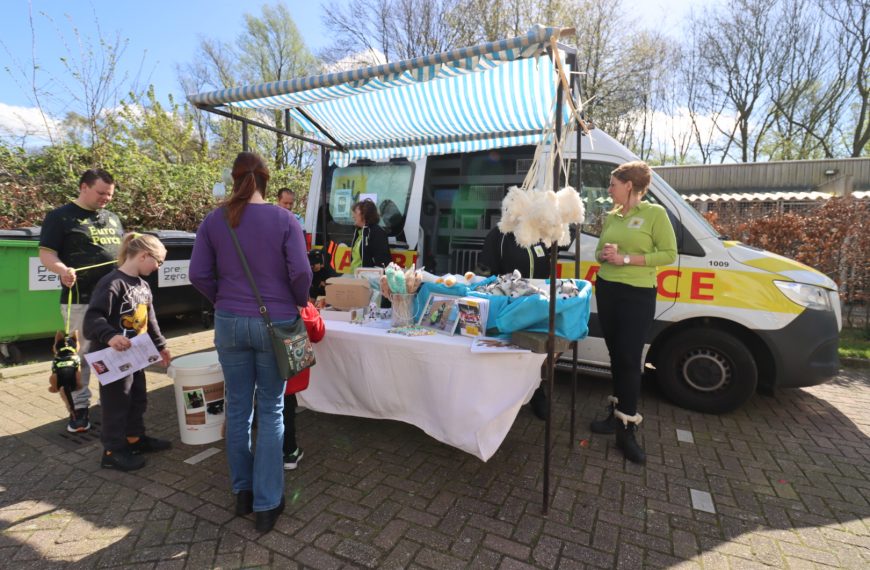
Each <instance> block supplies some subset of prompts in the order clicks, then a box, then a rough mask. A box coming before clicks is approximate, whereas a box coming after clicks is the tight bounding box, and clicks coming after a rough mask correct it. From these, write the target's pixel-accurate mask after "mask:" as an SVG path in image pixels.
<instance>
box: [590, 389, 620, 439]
mask: <svg viewBox="0 0 870 570" xmlns="http://www.w3.org/2000/svg"><path fill="white" fill-rule="evenodd" d="M607 400H608V403H607V408H606V409H607V411H608V414H607V417H606V418H604V419H603V420H595V421H593V422H591V423H590V424H589V429H590V430H591V431H592V433H606V434H611V433H616V428H617V426H619V425H620V422H619V420H617V419H616V417H614V415H613V411H614V410H616V404H617V403H618V402H619V400H617V399H616V398H615V397H613V396H609V397H608V398H607Z"/></svg>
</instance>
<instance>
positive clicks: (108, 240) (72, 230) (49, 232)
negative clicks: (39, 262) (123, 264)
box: [39, 202, 124, 304]
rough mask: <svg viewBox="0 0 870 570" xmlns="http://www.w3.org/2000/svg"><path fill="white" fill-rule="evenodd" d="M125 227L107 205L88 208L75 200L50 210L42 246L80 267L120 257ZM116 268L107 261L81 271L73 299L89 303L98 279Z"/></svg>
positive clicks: (64, 295)
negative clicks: (98, 207) (106, 263)
mask: <svg viewBox="0 0 870 570" xmlns="http://www.w3.org/2000/svg"><path fill="white" fill-rule="evenodd" d="M123 236H124V229H123V227H122V226H121V220H120V218H118V216H116V215H115V214H113V213H112V212H110V211H108V210H106V209H100V210H87V209H85V208H82V207H81V206H79V205H78V204H76V203H75V202H70V203H69V204H66V205H65V206H61V207H60V208H56V209H54V210H52V211H51V212H49V213H48V214H46V216H45V220H44V221H43V222H42V233H41V234H40V238H39V247H44V248H47V249H50V250H52V251H54V252H55V253H57V256H58V258H59V259H60V260H61V261H62V262H63V263H64V264H66V265H67V266H68V267H73V268H79V267H87V266H90V265H96V264H98V263H105V262H107V261H116V260H117V259H118V251H119V250H120V248H121V239H122V238H123ZM112 269H114V266H113V265H111V264H110V265H104V266H103V267H97V268H95V269H88V270H87V271H82V272H79V273H77V274H76V275H77V278H76V284H75V286H73V294H72V302H73V303H81V304H86V303H88V302H89V301H90V299H91V293H92V292H93V290H94V287H95V286H96V284H97V282H98V281H99V280H100V279H101V278H102V277H103V276H104V275H106V274H108V273H109V272H110V271H112ZM68 294H69V289H67V288H66V287H63V286H62V291H61V297H60V302H61V303H66V302H67V300H68V299H69V296H68Z"/></svg>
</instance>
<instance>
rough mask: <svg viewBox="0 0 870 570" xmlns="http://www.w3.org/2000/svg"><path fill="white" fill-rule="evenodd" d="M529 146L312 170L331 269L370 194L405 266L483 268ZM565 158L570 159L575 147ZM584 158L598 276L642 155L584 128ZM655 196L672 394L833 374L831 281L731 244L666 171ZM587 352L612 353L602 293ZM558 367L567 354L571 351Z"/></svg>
mask: <svg viewBox="0 0 870 570" xmlns="http://www.w3.org/2000/svg"><path fill="white" fill-rule="evenodd" d="M533 153H534V148H533V147H517V148H505V149H498V150H491V151H485V152H479V153H469V154H458V155H445V156H432V157H428V158H426V159H423V160H418V161H413V162H412V161H405V160H392V161H390V162H386V163H375V162H360V163H354V164H351V165H349V166H346V167H343V168H335V167H330V168H328V169H323V170H321V168H320V165H316V166H315V168H314V173H315V174H314V176H313V177H312V181H311V190H310V194H309V201H308V209H307V215H306V231H308V232H309V233H310V234H312V235H313V238H314V243H315V245H322V244H323V242H324V238H323V236H322V231H321V230H322V227H321V226H322V221H321V220H320V219H318V212H320V213H321V218H322V217H323V211H322V210H319V208H320V199H321V195H324V196H327V197H328V198H327V199H328V202H329V210H328V215H327V220H326V221H327V223H326V228H327V232H326V233H327V240H328V241H333V242H335V243H337V244H339V245H338V247H337V248H334V251H332V255H333V260H334V265H335V268H336V269H337V270H338V271H340V272H346V271H348V269H349V267H350V250H349V247H348V246H349V245H350V242H351V239H352V236H353V222H352V219H351V215H350V206H351V204H352V203H353V202H354V201H356V200H359V199H362V198H366V197H369V198H371V199H372V200H373V201H374V202H375V203H376V204H377V205H378V207H379V209H380V211H381V214H382V217H381V225H382V226H383V227H384V228H385V229H386V230H387V232H388V235H389V236H390V238H389V239H390V243H391V249H392V253H393V258H394V260H395V261H396V262H398V263H399V264H401V265H404V266H411V265H414V264H416V265H417V266H425V267H426V268H427V269H428V270H429V271H432V272H433V273H447V272H450V273H462V272H465V271H468V270H473V269H474V267H475V265H476V261H477V255H478V252H479V251H480V249H481V247H482V245H483V239H484V237H485V236H486V234H487V232H488V231H489V229H490V228H492V227H493V226H494V225H495V224H497V223H498V220H499V217H500V213H501V210H500V208H501V200H502V198H503V197H504V195H505V193H506V191H507V189H508V188H509V187H511V186H513V185H518V184H520V183H522V181H523V179H524V178H525V174H526V172H527V171H528V169H529V166H530V165H531V162H532V158H533ZM567 155H568V156H569V157H572V158H573V156H574V147H573V145H570V148H569V150H568V152H567ZM581 158H582V165H583V168H582V171H583V181H584V188H583V198H584V201H585V203H586V209H587V221H586V223H584V225H583V228H582V234H581V238H580V246H581V260H582V261H581V268H580V277H582V278H584V279H587V280H590V281H593V283H594V279H595V273H596V272H597V270H598V262H597V261H594V256H593V253H594V251H595V246H596V244H597V240H598V230H599V229H600V227H601V220H602V216H603V215H604V213H605V212H606V211H607V210H609V209H610V208H611V203H610V198H609V195H608V193H607V186H608V181H609V178H610V172H611V171H612V170H613V169H614V168H615V167H616V166H617V165H619V164H621V163H624V162H627V161H630V160H635V159H636V157H635V156H634V155H633V154H632V153H631V152H630V151H629V150H628V149H626V148H625V147H623V146H622V145H621V144H619V143H618V142H616V141H615V140H614V139H612V138H611V137H609V136H608V135H606V134H605V133H602V132H601V131H598V130H593V131H592V133H591V134H590V135H589V136H584V137H583V153H582V157H581ZM572 169H573V161H572ZM322 172H323V174H322ZM571 180H573V175H572V178H571ZM321 189H323V190H324V193H323V194H321ZM645 199H646V200H649V201H652V202H655V203H659V204H661V205H662V206H664V207H665V209H666V210H667V211H668V212H669V215H670V217H671V221H672V223H673V225H674V229H675V230H676V235H677V244H678V250H679V256H678V258H677V262H676V264H674V265H672V266H668V267H661V268H659V275H658V292H659V294H658V301H657V305H656V319H655V323H654V325H653V327H652V330H651V332H650V335H649V338H648V341H647V351H646V357H645V358H646V363H647V368H648V369H650V370H652V369H654V370H655V377H656V378H657V380H658V382H659V384H660V386H661V389H662V390H663V392H664V393H665V394H666V395H667V396H668V397H669V398H670V399H671V400H672V401H673V402H674V403H676V404H678V405H680V406H682V407H685V408H688V409H692V410H697V411H702V412H710V413H721V412H727V411H730V410H733V409H735V408H737V407H739V406H740V405H741V404H743V402H745V401H746V400H747V399H748V398H749V397H750V396H752V394H753V393H754V392H755V391H756V390H762V391H764V392H765V393H772V392H773V390H774V389H778V388H788V387H799V386H812V385H815V384H820V383H822V382H824V381H825V380H827V379H828V378H830V377H832V376H833V375H835V374H836V373H837V370H838V368H839V360H838V357H837V347H838V338H839V331H840V328H841V325H842V322H841V314H840V300H839V296H838V293H837V285H836V284H835V283H834V282H833V281H832V280H831V279H829V278H828V277H827V276H825V275H824V274H822V273H820V272H818V271H816V270H814V269H812V268H810V267H807V266H805V265H802V264H800V263H798V262H796V261H793V260H790V259H787V258H784V257H781V256H779V255H775V254H772V253H770V252H767V251H764V250H761V249H757V248H754V247H750V246H747V245H744V244H741V243H739V242H735V241H728V240H727V239H726V238H724V237H723V236H720V235H719V234H717V233H716V231H715V230H714V229H713V228H712V227H711V226H710V224H708V223H707V221H706V220H705V219H704V218H703V217H702V216H701V215H700V214H699V213H698V212H697V211H696V210H695V209H694V208H692V207H691V206H690V205H689V204H688V203H686V202H685V201H684V200H683V199H682V197H681V196H680V195H679V194H678V193H677V192H676V191H674V189H673V188H671V187H670V186H668V184H667V183H666V182H665V181H664V180H663V179H662V178H660V177H659V176H654V177H653V181H652V186H651V187H650V191H649V192H648V193H647V196H646V198H645ZM559 270H560V275H561V276H564V277H573V275H574V262H573V245H572V246H570V247H569V248H566V250H565V251H563V252H562V253H561V255H560V265H559ZM578 351H579V357H578V362H579V364H580V367H581V370H584V371H585V372H592V373H607V371H608V370H609V365H610V363H609V357H608V354H607V350H606V347H605V345H604V339H603V338H602V336H601V328H600V326H599V323H598V316H597V311H596V306H595V302H594V300H593V303H592V316H591V319H590V323H589V336H588V338H586V339H584V340H583V341H581V342H580V343H579V348H578ZM568 358H569V359H570V355H569V356H568ZM560 364H562V365H564V364H570V360H568V361H566V360H565V357H564V356H563V357H562V360H561V361H560Z"/></svg>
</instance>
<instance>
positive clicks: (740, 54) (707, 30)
mask: <svg viewBox="0 0 870 570" xmlns="http://www.w3.org/2000/svg"><path fill="white" fill-rule="evenodd" d="M777 3H778V0H776V1H774V2H771V1H770V0H729V2H728V3H727V5H725V6H723V7H719V8H717V9H715V10H708V11H705V12H704V13H703V14H702V16H701V17H700V18H697V19H695V21H694V22H692V24H691V25H693V26H695V27H697V28H698V29H699V30H700V33H699V40H700V41H699V44H698V58H699V61H698V63H699V64H700V66H701V69H702V70H705V71H706V73H705V75H706V82H707V84H708V89H709V90H710V91H718V92H721V93H722V94H723V95H724V98H725V100H726V101H727V106H726V107H725V110H726V113H729V112H730V113H733V117H734V123H733V126H732V125H730V124H728V122H726V121H722V120H721V119H722V117H721V116H720V120H718V121H717V122H716V123H715V124H716V126H717V129H718V130H719V132H720V134H721V135H723V136H724V139H725V140H724V148H723V151H722V155H721V160H722V161H724V160H725V159H726V158H727V157H729V156H730V155H731V148H732V146H736V147H737V152H738V154H737V158H738V159H739V160H740V161H742V162H748V161H750V160H753V161H754V160H757V159H758V156H759V154H760V149H761V144H762V141H763V139H764V136H765V134H766V133H767V131H768V129H769V128H770V126H771V124H772V115H771V113H770V112H769V109H768V107H769V105H770V103H769V101H770V98H769V89H768V83H767V75H768V73H769V72H770V70H771V67H770V66H771V60H772V58H773V53H774V49H773V44H774V43H775V42H777V41H778V39H777V37H776V27H775V23H776V18H775V10H774V8H775V6H776V4H777Z"/></svg>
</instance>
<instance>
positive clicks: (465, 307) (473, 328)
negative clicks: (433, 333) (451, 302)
mask: <svg viewBox="0 0 870 570" xmlns="http://www.w3.org/2000/svg"><path fill="white" fill-rule="evenodd" d="M457 307H458V308H459V324H458V325H457V328H458V329H459V334H461V335H462V336H472V337H475V336H483V335H485V334H486V321H487V319H488V318H489V300H487V299H481V298H480V297H463V298H461V299H459V301H458V302H457Z"/></svg>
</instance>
